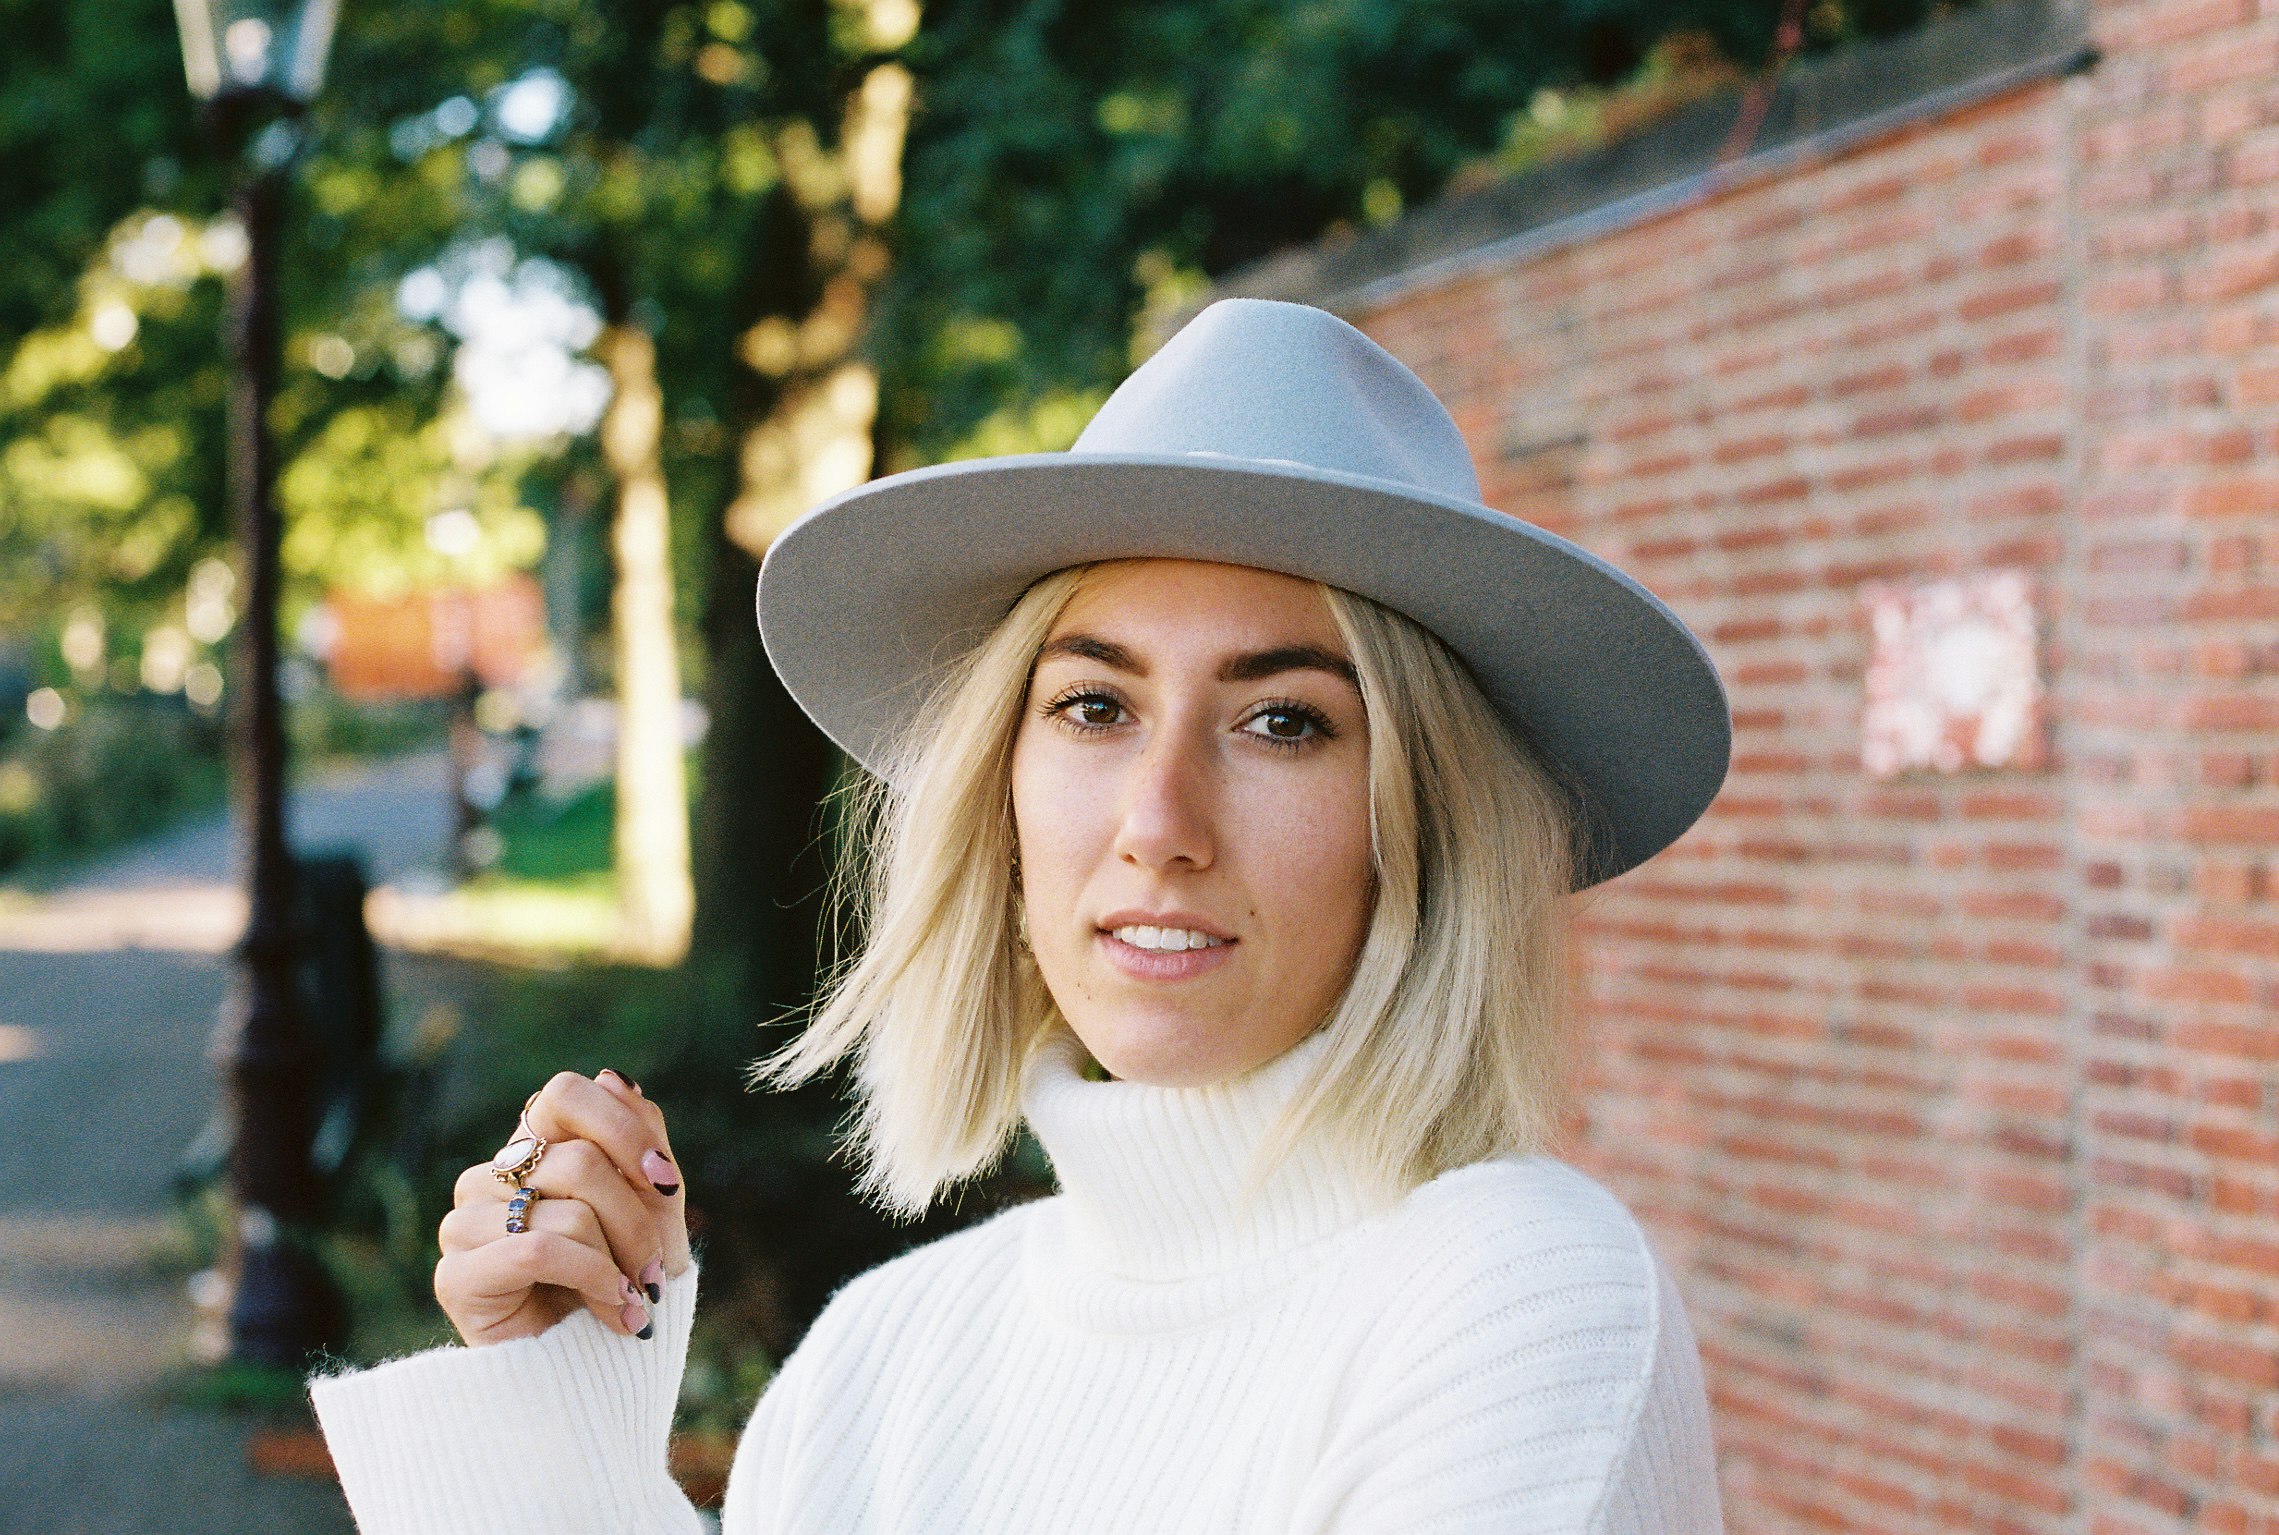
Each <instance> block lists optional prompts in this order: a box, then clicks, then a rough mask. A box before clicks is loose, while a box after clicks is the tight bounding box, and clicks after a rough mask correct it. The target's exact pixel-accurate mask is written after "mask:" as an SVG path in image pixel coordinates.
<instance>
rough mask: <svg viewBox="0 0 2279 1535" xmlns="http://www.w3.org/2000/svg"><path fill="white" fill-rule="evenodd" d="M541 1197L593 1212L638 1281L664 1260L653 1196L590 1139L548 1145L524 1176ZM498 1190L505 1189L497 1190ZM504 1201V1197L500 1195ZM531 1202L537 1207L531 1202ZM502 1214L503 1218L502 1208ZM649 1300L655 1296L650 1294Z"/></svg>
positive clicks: (612, 1249)
mask: <svg viewBox="0 0 2279 1535" xmlns="http://www.w3.org/2000/svg"><path fill="white" fill-rule="evenodd" d="M522 1181H523V1182H524V1183H525V1184H527V1185H529V1186H530V1187H531V1188H534V1189H536V1190H537V1191H538V1192H539V1194H540V1196H541V1197H542V1200H570V1201H575V1202H577V1203H579V1204H582V1205H583V1206H584V1207H585V1208H587V1209H589V1210H591V1211H592V1212H593V1215H594V1218H595V1221H596V1223H597V1225H598V1228H599V1232H600V1235H601V1237H602V1242H603V1245H604V1246H606V1247H607V1248H608V1250H609V1254H610V1256H611V1257H612V1258H614V1259H616V1261H617V1266H618V1267H619V1268H621V1269H623V1270H624V1271H625V1275H626V1277H627V1278H629V1279H631V1280H632V1281H633V1282H634V1285H635V1286H636V1287H639V1286H641V1284H642V1281H643V1273H644V1271H645V1270H647V1269H648V1268H649V1267H650V1265H651V1264H652V1263H656V1264H662V1263H663V1262H664V1256H665V1243H664V1233H663V1232H662V1231H661V1230H660V1229H659V1217H660V1213H661V1212H660V1211H659V1210H658V1209H657V1208H655V1205H656V1201H654V1200H643V1199H642V1198H641V1196H640V1194H639V1193H637V1192H636V1191H635V1190H634V1189H633V1187H632V1185H630V1184H628V1183H627V1182H626V1181H625V1178H624V1175H623V1174H621V1173H619V1172H618V1170H617V1166H616V1164H615V1163H613V1162H611V1161H610V1159H609V1156H608V1154H607V1153H606V1152H604V1151H603V1150H602V1149H601V1148H600V1147H599V1146H596V1145H595V1144H594V1143H593V1142H592V1141H563V1142H561V1143H559V1144H557V1145H550V1146H548V1147H547V1148H546V1154H545V1155H544V1156H543V1157H540V1158H539V1159H538V1166H537V1167H536V1168H534V1169H532V1170H531V1171H530V1172H529V1173H527V1174H525V1175H524V1177H523V1180H522ZM501 1193H502V1195H505V1197H506V1198H511V1197H512V1196H511V1195H506V1194H505V1191H504V1190H503V1189H502V1190H501ZM500 1202H501V1203H502V1204H503V1203H504V1202H505V1201H504V1198H502V1200H501V1201H500ZM534 1208H535V1207H534ZM501 1219H502V1220H503V1219H504V1216H503V1214H502V1216H501ZM649 1298H650V1299H651V1300H655V1299H657V1297H656V1296H653V1295H652V1296H650V1297H649Z"/></svg>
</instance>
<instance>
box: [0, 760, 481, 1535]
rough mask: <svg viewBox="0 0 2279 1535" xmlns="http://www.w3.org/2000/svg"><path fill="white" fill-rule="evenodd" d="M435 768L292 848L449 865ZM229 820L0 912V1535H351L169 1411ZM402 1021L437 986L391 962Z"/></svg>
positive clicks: (224, 980)
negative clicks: (185, 1153) (185, 1164)
mask: <svg viewBox="0 0 2279 1535" xmlns="http://www.w3.org/2000/svg"><path fill="white" fill-rule="evenodd" d="M444 783H445V778H444V769H443V764H442V761H441V759H440V757H437V756H432V755H423V756H420V757H412V758H406V759H401V760H399V761H397V762H393V763H389V764H386V765H384V766H381V767H373V768H364V769H361V770H357V771H353V772H349V773H345V774H340V775H336V776H333V777H330V778H327V779H323V780H319V781H313V782H304V783H301V784H297V785H296V786H295V791H294V803H293V806H292V808H291V812H290V824H291V826H292V830H293V837H294V841H295V843H296V845H299V846H304V847H307V846H316V845H322V844H326V843H334V842H353V843H356V844H358V845H360V846H361V847H362V848H363V849H364V851H365V856H366V858H367V860H368V865H369V873H370V877H371V878H372V880H373V881H374V882H375V883H378V882H380V881H383V880H388V879H393V878H398V877H401V876H403V875H405V874H406V873H410V872H412V871H415V870H417V869H419V868H420V867H422V866H423V865H429V864H433V863H437V862H439V861H440V857H441V853H442V849H443V847H444V845H445V838H446V837H447V836H448V828H449V805H448V800H447V798H446V793H445V788H444ZM233 850H234V841H233V839H232V838H231V836H230V832H229V827H228V825H227V823H226V822H225V820H224V819H223V818H221V817H214V818H212V819H210V820H207V821H204V822H201V823H198V824H195V825H191V826H186V827H183V828H181V829H178V830H177V831H174V832H171V833H169V834H167V835H165V836H163V837H160V838H156V839H153V840H152V841H151V842H148V843H145V844H142V845H139V846H137V847H135V848H132V849H129V850H126V851H124V852H122V853H120V854H117V855H115V856H113V857H111V858H109V859H106V860H104V861H103V862H102V863H101V864H100V865H98V866H95V867H92V868H90V869H88V870H87V871H85V872H84V874H82V875H81V876H80V877H78V878H76V879H74V880H73V881H72V882H71V883H70V884H69V885H68V886H66V887H64V888H61V889H58V890H55V891H50V892H45V893H42V894H39V895H36V896H33V895H26V894H23V893H20V892H10V893H9V895H8V897H7V898H6V899H5V900H0V1125H5V1126H7V1128H8V1131H9V1133H8V1134H6V1135H4V1136H0V1535H143V1532H149V1535H159V1532H164V1535H259V1532H267V1531H276V1532H279V1535H285V1532H291V1535H332V1532H340V1535H352V1531H353V1524H352V1522H351V1521H350V1519H349V1516H348V1510H347V1505H346V1503H345V1502H344V1501H343V1500H342V1498H341V1496H340V1492H339V1489H338V1487H337V1486H336V1485H335V1484H333V1483H332V1482H331V1481H330V1480H329V1479H321V1478H298V1477H280V1476H266V1475H257V1474H255V1473H254V1472H253V1471H252V1470H250V1469H249V1468H248V1465H247V1461H246V1449H245V1446H246V1439H247V1435H248V1432H249V1424H248V1423H247V1421H246V1420H242V1419H239V1418H235V1417H232V1416H229V1415H226V1414H221V1413H216V1412H206V1411H196V1410H188V1409H183V1408H179V1407H171V1406H167V1405H164V1404H162V1403H161V1402H159V1401H158V1400H156V1399H155V1397H154V1395H153V1392H154V1388H155V1387H156V1385H157V1384H158V1382H159V1381H160V1380H161V1379H162V1378H163V1377H165V1376H166V1375H167V1374H168V1373H170V1372H172V1371H176V1370H179V1369H180V1368H181V1367H182V1366H184V1365H186V1364H188V1363H191V1362H192V1360H193V1354H192V1348H191V1338H192V1331H193V1322H194V1318H195V1308H194V1307H193V1306H192V1304H191V1302H190V1299H189V1296H188V1294H187V1293H186V1292H185V1289H184V1286H183V1283H182V1280H181V1279H180V1278H179V1277H178V1276H169V1275H167V1274H164V1273H162V1272H160V1271H158V1270H157V1269H156V1268H155V1267H154V1266H153V1262H152V1258H153V1254H154V1252H156V1251H157V1250H158V1249H159V1247H160V1246H161V1244H163V1243H164V1242H165V1241H166V1239H167V1238H168V1236H169V1235H170V1234H171V1231H172V1225H171V1222H170V1221H169V1219H168V1211H169V1208H170V1194H169V1191H168V1186H167V1183H168V1178H169V1175H170V1174H171V1172H172V1170H173V1166H174V1161H175V1158H176V1157H177V1155H178V1154H179V1153H180V1152H181V1150H182V1149H183V1148H184V1147H185V1146H186V1145H188V1143H189V1142H190V1140H191V1139H192V1138H193V1137H194V1136H195V1135H196V1134H197V1132H198V1130H199V1128H200V1127H201V1126H202V1125H203V1124H204V1123H205V1122H206V1120H207V1118H208V1116H209V1115H210V1114H211V1113H212V1112H213V1109H214V1107H215V1105H216V1104H217V1103H218V1101H219V1097H220V1084H219V1080H218V1078H217V1076H216V1074H215V1068H214V1066H213V1064H212V1062H211V1061H210V1060H209V1058H208V1052H209V1049H210V1044H211V1040H212V1036H213V1033H214V1027H215V1019H216V1017H217V1016H218V1012H219V1009H220V1007H221V1003H222V999H223V996H224V994H225V991H226V989H227V987H228V984H229V980H230V974H229V969H230V962H229V957H228V953H227V949H228V945H229V943H230V942H231V941H232V940H233V939H234V938H235V936H236V931H237V928H238V926H239V925H241V924H242V922H243V911H244V907H243V902H242V900H241V899H240V898H239V896H238V893H237V891H236V889H235V886H234V879H233V874H232V870H231V859H232V854H233ZM381 964H382V978H383V984H384V985H385V986H386V987H387V988H388V989H389V991H390V994H391V996H392V997H394V998H396V999H398V1001H399V1005H403V1004H404V1003H405V1002H408V1005H410V1006H413V1007H415V1008H416V1007H418V1006H420V1005H421V1001H422V999H423V998H426V997H437V998H440V997H441V996H442V995H443V989H444V988H445V987H447V986H448V983H449V972H448V970H447V968H446V967H444V966H442V965H439V964H437V963H436V962H434V961H432V960H426V959H421V958H419V957H416V956H408V955H401V954H394V953H383V955H382V958H381Z"/></svg>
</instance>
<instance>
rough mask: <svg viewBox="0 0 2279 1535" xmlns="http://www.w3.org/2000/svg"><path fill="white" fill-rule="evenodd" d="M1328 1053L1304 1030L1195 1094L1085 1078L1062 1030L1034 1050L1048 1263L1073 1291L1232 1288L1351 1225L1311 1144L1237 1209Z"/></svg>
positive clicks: (1356, 1216) (1343, 1190)
mask: <svg viewBox="0 0 2279 1535" xmlns="http://www.w3.org/2000/svg"><path fill="white" fill-rule="evenodd" d="M1327 1048H1328V1033H1327V1031H1326V1030H1321V1029H1317V1030H1315V1031H1314V1032H1313V1033H1312V1034H1309V1035H1307V1036H1306V1037H1305V1038H1304V1039H1302V1040H1300V1041H1299V1042H1298V1043H1297V1044H1295V1045H1293V1046H1291V1047H1290V1048H1289V1049H1287V1050H1285V1051H1283V1052H1282V1053H1281V1054H1280V1055H1278V1056H1275V1057H1274V1058H1273V1059H1272V1060H1269V1061H1267V1062H1265V1063H1264V1064H1263V1065H1260V1066H1257V1067H1254V1068H1252V1069H1251V1070H1250V1071H1247V1072H1245V1073H1243V1074H1242V1075H1240V1076H1237V1077H1233V1078H1230V1079H1228V1080H1226V1081H1223V1082H1214V1083H1210V1084H1208V1085H1205V1086H1201V1087H1155V1086H1150V1085H1148V1084H1146V1083H1143V1082H1123V1081H1110V1082H1094V1081H1090V1080H1088V1079H1087V1078H1086V1077H1085V1076H1084V1075H1083V1066H1084V1062H1085V1061H1086V1059H1087V1058H1088V1055H1087V1052H1086V1050H1085V1048H1084V1045H1083V1043H1082V1042H1081V1041H1080V1040H1078V1039H1077V1037H1076V1036H1075V1034H1074V1033H1072V1032H1071V1031H1069V1029H1068V1028H1067V1027H1066V1026H1065V1025H1055V1026H1054V1027H1053V1029H1052V1030H1051V1032H1050V1033H1048V1034H1047V1036H1046V1037H1045V1038H1044V1039H1043V1040H1042V1041H1040V1042H1039V1044H1038V1047H1037V1050H1036V1053H1035V1054H1034V1056H1032V1057H1031V1059H1030V1062H1029V1068H1028V1072H1027V1074H1026V1076H1025V1078H1024V1080H1023V1087H1022V1108H1023V1111H1024V1113H1025V1114H1026V1116H1027V1118H1028V1122H1029V1126H1030V1129H1031V1130H1032V1131H1033V1132H1034V1133H1035V1135H1036V1138H1037V1141H1038V1143H1039V1144H1040V1145H1041V1146H1042V1147H1043V1148H1044V1151H1045V1155H1046V1156H1047V1157H1049V1158H1050V1159H1051V1161H1052V1165H1053V1172H1054V1174H1055V1175H1056V1177H1057V1178H1058V1180H1059V1183H1060V1189H1061V1195H1060V1198H1059V1199H1058V1200H1057V1201H1055V1202H1056V1203H1057V1204H1059V1205H1060V1206H1061V1212H1060V1217H1059V1220H1058V1221H1057V1223H1056V1224H1055V1225H1054V1226H1053V1227H1052V1228H1051V1230H1050V1231H1049V1233H1048V1234H1047V1241H1048V1243H1049V1244H1050V1246H1051V1248H1052V1251H1051V1253H1050V1254H1049V1255H1048V1256H1047V1258H1046V1260H1045V1261H1046V1262H1047V1263H1048V1265H1049V1266H1050V1267H1051V1268H1053V1269H1054V1270H1055V1271H1056V1272H1058V1273H1059V1274H1060V1275H1061V1277H1063V1278H1064V1279H1066V1280H1068V1281H1070V1282H1071V1283H1075V1284H1079V1285H1081V1284H1083V1283H1085V1282H1087V1281H1094V1282H1098V1283H1101V1284H1106V1285H1109V1286H1111V1287H1112V1286H1115V1285H1119V1284H1125V1285H1128V1284H1132V1283H1137V1284H1139V1285H1142V1286H1146V1287H1148V1288H1151V1289H1158V1290H1160V1289H1161V1288H1162V1287H1164V1286H1165V1285H1166V1284H1167V1283H1169V1282H1173V1281H1180V1280H1210V1279H1217V1280H1221V1281H1227V1280H1235V1281H1236V1285H1235V1287H1236V1288H1238V1289H1239V1288H1246V1287H1247V1286H1246V1285H1245V1284H1243V1283H1242V1282H1241V1281H1239V1280H1238V1279H1237V1276H1238V1274H1241V1273H1249V1274H1250V1275H1252V1277H1254V1278H1256V1277H1259V1276H1260V1275H1262V1274H1263V1273H1264V1271H1265V1270H1268V1269H1272V1268H1278V1267H1280V1266H1281V1260H1283V1259H1286V1258H1287V1257H1288V1256H1289V1255H1290V1254H1291V1253H1293V1252H1294V1251H1295V1250H1296V1249H1298V1248H1301V1247H1306V1246H1308V1245H1310V1244H1312V1243H1314V1242H1316V1241H1318V1240H1319V1239H1321V1238H1323V1237H1326V1236H1328V1235H1330V1234H1332V1233H1334V1232H1338V1231H1340V1230H1343V1229H1345V1228H1347V1227H1351V1226H1353V1225H1355V1224H1356V1223H1358V1222H1359V1221H1360V1220H1361V1219H1362V1218H1363V1217H1364V1216H1366V1215H1367V1214H1368V1213H1369V1212H1368V1209H1367V1206H1366V1203H1365V1201H1364V1199H1363V1198H1362V1196H1361V1194H1360V1191H1359V1190H1358V1189H1356V1188H1355V1187H1354V1186H1353V1184H1352V1182H1351V1180H1350V1179H1349V1178H1348V1177H1347V1175H1346V1174H1345V1173H1344V1171H1343V1168H1342V1164H1341V1163H1340V1161H1339V1160H1338V1159H1336V1158H1335V1157H1333V1156H1331V1155H1330V1153H1329V1150H1328V1148H1327V1147H1326V1146H1325V1145H1324V1144H1323V1143H1322V1140H1321V1137H1320V1136H1318V1135H1310V1136H1308V1137H1307V1138H1306V1139H1305V1140H1303V1141H1301V1143H1300V1144H1299V1145H1298V1147H1297V1148H1296V1149H1295V1150H1294V1151H1293V1152H1292V1153H1291V1154H1290V1156H1289V1157H1287V1158H1286V1159H1285V1160H1284V1161H1283V1162H1282V1163H1281V1165H1280V1166H1278V1167H1277V1168H1275V1169H1274V1171H1273V1172H1272V1173H1271V1174H1269V1175H1268V1177H1267V1178H1266V1180H1265V1181H1264V1182H1263V1183H1262V1184H1261V1185H1260V1187H1259V1189H1258V1191H1257V1193H1256V1196H1255V1197H1254V1198H1253V1199H1252V1200H1250V1201H1249V1202H1247V1203H1245V1202H1243V1201H1242V1200H1241V1198H1240V1196H1241V1195H1242V1193H1243V1181H1244V1178H1245V1176H1246V1174H1247V1173H1248V1171H1249V1168H1250V1162H1251V1157H1252V1154H1253V1152H1254V1151H1255V1150H1256V1149H1257V1148H1258V1147H1259V1146H1260V1145H1261V1144H1262V1143H1263V1142H1264V1140H1265V1137H1266V1134H1267V1132H1268V1130H1270V1129H1271V1128H1272V1127H1273V1125H1274V1122H1275V1119H1276V1118H1277V1117H1278V1116H1279V1115H1280V1113H1281V1111H1282V1109H1283V1108H1284V1106H1285V1105H1287V1104H1288V1103H1289V1102H1290V1101H1291V1100H1292V1099H1293V1098H1294V1097H1295V1096H1296V1094H1297V1091H1298V1089H1299V1088H1301V1087H1303V1086H1304V1085H1305V1081H1306V1078H1307V1077H1308V1075H1309V1074H1310V1073H1311V1072H1312V1070H1313V1068H1314V1066H1315V1063H1316V1062H1317V1061H1319V1060H1320V1059H1321V1057H1322V1055H1323V1054H1324V1052H1325V1051H1326V1050H1327Z"/></svg>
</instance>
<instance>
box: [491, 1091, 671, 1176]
mask: <svg viewBox="0 0 2279 1535" xmlns="http://www.w3.org/2000/svg"><path fill="white" fill-rule="evenodd" d="M525 1117H526V1118H527V1119H528V1121H529V1123H530V1127H531V1129H532V1130H533V1131H534V1132H536V1133H537V1134H539V1135H541V1136H544V1137H545V1138H546V1139H548V1140H551V1141H566V1140H572V1139H578V1140H588V1141H592V1142H593V1143H594V1144H595V1145H597V1146H599V1147H600V1148H601V1149H602V1150H603V1151H606V1152H607V1153H609V1158H610V1160H611V1161H612V1162H614V1163H615V1164H616V1165H617V1170H618V1171H619V1172H621V1173H623V1174H624V1175H625V1179H626V1181H627V1182H628V1183H630V1184H632V1185H633V1187H634V1188H636V1189H637V1190H640V1191H641V1192H642V1193H643V1195H644V1196H648V1197H654V1198H658V1199H671V1198H674V1197H676V1196H677V1195H678V1194H679V1193H680V1191H681V1172H680V1168H679V1166H678V1165H676V1164H675V1163H674V1161H673V1157H672V1145H671V1143H670V1142H669V1141H668V1140H667V1139H666V1138H665V1127H664V1121H663V1118H662V1116H658V1117H657V1119H656V1121H655V1122H654V1123H652V1122H651V1121H650V1118H649V1117H648V1116H645V1115H643V1114H642V1113H640V1112H638V1111H637V1110H636V1109H635V1108H634V1106H633V1105H631V1104H629V1103H627V1102H626V1101H625V1100H624V1099H623V1098H621V1097H619V1096H618V1095H617V1094H616V1093H613V1092H611V1091H610V1090H609V1089H608V1088H606V1087H603V1086H602V1085H601V1084H600V1083H598V1082H596V1081H594V1080H593V1079H592V1078H590V1077H582V1076H580V1075H578V1074H577V1073H576V1072H574V1071H558V1072H556V1073H555V1074H554V1075H553V1076H552V1077H550V1078H548V1079H547V1082H546V1085H545V1086H544V1087H543V1088H541V1089H540V1090H539V1093H538V1097H537V1098H536V1099H535V1100H534V1101H533V1102H532V1103H531V1105H530V1112H529V1114H528V1115H527V1116H525Z"/></svg>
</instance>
